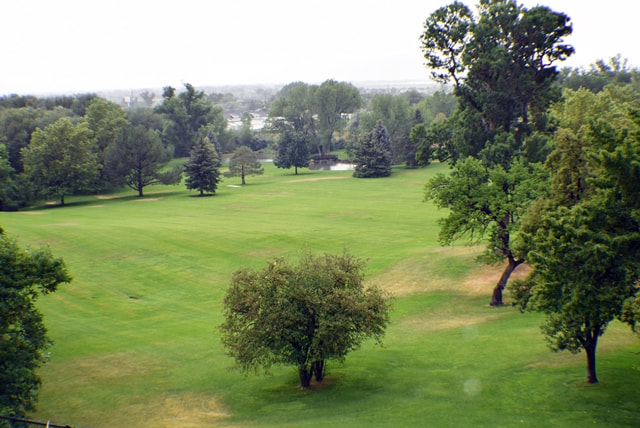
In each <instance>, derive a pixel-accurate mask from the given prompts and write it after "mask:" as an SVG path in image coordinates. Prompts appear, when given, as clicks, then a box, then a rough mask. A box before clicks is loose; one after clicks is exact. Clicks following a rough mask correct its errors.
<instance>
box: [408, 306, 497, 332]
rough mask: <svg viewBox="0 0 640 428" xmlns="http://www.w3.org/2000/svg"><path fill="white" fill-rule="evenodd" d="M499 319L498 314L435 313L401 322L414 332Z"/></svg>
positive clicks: (470, 325) (467, 325)
mask: <svg viewBox="0 0 640 428" xmlns="http://www.w3.org/2000/svg"><path fill="white" fill-rule="evenodd" d="M498 318H500V314H496V313H493V314H485V315H462V314H457V315H452V314H446V313H443V312H441V311H435V312H429V313H425V314H421V315H418V316H414V317H410V318H407V319H404V320H402V321H401V322H400V325H401V326H403V327H406V328H408V329H409V330H412V331H415V330H420V331H425V330H426V331H436V330H447V329H453V328H460V327H472V326H475V325H479V324H482V323H485V322H487V321H490V320H495V319H498Z"/></svg>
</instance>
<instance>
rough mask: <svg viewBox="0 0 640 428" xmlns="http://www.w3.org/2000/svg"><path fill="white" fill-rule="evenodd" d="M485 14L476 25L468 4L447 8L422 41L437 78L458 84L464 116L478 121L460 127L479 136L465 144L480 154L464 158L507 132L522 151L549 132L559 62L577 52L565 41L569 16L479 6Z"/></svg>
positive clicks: (541, 9)
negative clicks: (526, 141) (548, 112)
mask: <svg viewBox="0 0 640 428" xmlns="http://www.w3.org/2000/svg"><path fill="white" fill-rule="evenodd" d="M478 11H479V14H478V17H477V19H474V16H473V14H472V13H471V11H470V10H469V8H468V7H467V6H466V5H464V4H462V3H459V2H454V3H452V4H450V5H448V6H444V7H442V8H440V9H438V10H436V11H435V12H434V13H432V14H431V15H430V16H429V18H428V19H427V20H426V22H425V24H424V33H423V34H422V36H421V41H422V51H423V53H424V57H425V59H426V66H427V67H429V68H430V69H432V70H434V71H433V72H432V77H433V78H434V79H435V80H436V81H438V82H441V83H449V82H451V81H453V83H454V87H455V95H456V98H457V99H458V103H459V104H458V109H459V110H461V111H468V112H469V113H467V114H468V115H471V116H470V117H474V118H475V120H473V121H470V120H468V119H467V120H461V121H460V122H459V126H463V127H466V128H468V129H469V130H473V132H472V133H470V134H469V135H468V137H473V139H469V138H466V139H460V142H461V144H465V141H466V144H468V145H469V146H471V147H475V149H474V150H465V152H466V153H461V154H462V156H463V157H464V156H467V155H471V156H477V155H478V152H479V151H480V150H482V149H483V148H484V147H485V145H491V144H492V143H493V141H494V138H495V136H496V134H497V133H500V132H506V133H511V134H513V136H514V139H513V140H512V142H513V144H514V147H512V148H511V151H513V152H515V151H517V150H519V149H520V148H521V145H522V144H523V142H524V139H525V138H526V137H527V136H528V135H530V134H531V133H532V132H533V131H534V130H540V131H544V130H545V127H546V126H547V121H546V118H545V112H546V110H547V108H548V106H549V104H550V103H551V102H552V101H554V100H557V99H559V97H560V93H559V91H558V90H557V88H556V87H555V86H554V81H555V80H556V78H557V76H558V74H559V72H558V71H557V70H556V68H555V65H554V63H556V62H558V61H562V60H564V59H566V58H567V57H568V56H570V55H571V54H573V52H574V49H573V48H572V47H571V46H569V45H567V44H564V42H563V38H564V37H566V36H568V35H570V34H571V25H570V24H569V18H568V17H567V16H566V15H564V14H562V13H558V12H553V11H552V10H550V9H549V8H547V7H545V6H536V7H533V8H531V9H526V8H524V7H523V6H519V5H517V3H516V2H515V1H513V0H480V2H479V5H478ZM470 117H469V118H470ZM515 154H516V153H514V155H515Z"/></svg>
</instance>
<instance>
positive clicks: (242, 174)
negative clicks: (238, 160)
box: [240, 165, 244, 184]
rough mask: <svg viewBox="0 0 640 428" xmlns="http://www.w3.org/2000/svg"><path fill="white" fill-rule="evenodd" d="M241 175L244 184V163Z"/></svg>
mask: <svg viewBox="0 0 640 428" xmlns="http://www.w3.org/2000/svg"><path fill="white" fill-rule="evenodd" d="M240 176H241V177H242V184H244V165H242V168H241V171H240Z"/></svg>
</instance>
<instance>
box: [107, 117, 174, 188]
mask: <svg viewBox="0 0 640 428" xmlns="http://www.w3.org/2000/svg"><path fill="white" fill-rule="evenodd" d="M170 159H171V153H170V152H169V151H168V150H167V149H165V147H164V146H163V144H162V141H161V140H160V135H159V134H158V132H157V131H154V130H151V129H146V128H145V127H144V126H142V125H136V126H130V127H127V128H125V129H124V130H123V132H122V133H121V135H120V137H119V138H118V140H117V141H116V142H115V143H114V144H113V145H112V146H111V147H110V148H109V150H108V151H107V154H106V168H107V170H108V173H109V174H110V175H111V177H113V178H112V179H113V181H114V182H116V183H124V184H126V185H127V186H128V187H129V188H131V189H133V190H135V191H136V192H138V196H144V193H143V189H144V188H145V187H146V186H150V185H152V184H158V183H162V184H178V183H179V182H180V179H181V178H182V169H181V168H180V167H176V168H174V169H172V170H170V171H162V168H163V167H164V166H165V165H166V163H167V162H168V161H169V160H170Z"/></svg>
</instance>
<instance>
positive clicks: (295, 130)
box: [0, 80, 457, 210]
mask: <svg viewBox="0 0 640 428" xmlns="http://www.w3.org/2000/svg"><path fill="white" fill-rule="evenodd" d="M140 96H141V97H142V98H143V101H144V102H143V103H138V102H136V103H129V105H128V108H123V107H122V106H120V105H118V104H116V103H113V102H110V101H108V100H106V99H103V98H100V97H98V96H96V95H95V94H86V95H77V96H65V97H51V98H37V97H33V96H17V95H12V96H8V97H3V98H0V178H2V181H0V210H12V209H17V208H20V207H23V206H25V205H26V204H28V203H30V202H32V201H34V200H38V199H43V198H56V199H57V200H59V201H60V203H61V204H64V201H65V196H67V195H71V194H76V193H83V192H84V193H86V192H102V191H109V190H111V189H114V188H118V187H120V186H128V187H130V188H131V189H132V190H134V191H136V192H137V193H138V195H140V196H142V195H143V192H144V188H145V187H147V186H149V185H152V184H158V183H162V184H176V183H178V182H180V180H181V179H182V172H183V165H182V164H183V163H184V161H181V162H179V163H176V162H174V163H173V164H174V165H175V166H174V168H173V169H171V168H168V167H167V165H169V164H170V162H171V161H172V159H175V158H186V157H191V156H192V153H191V151H192V150H193V149H195V148H198V147H199V144H200V142H201V141H203V140H204V139H207V140H208V141H209V143H210V144H211V145H212V146H213V148H214V149H215V152H216V155H217V157H218V159H219V160H220V163H219V164H218V168H219V167H220V166H221V160H222V157H223V154H231V153H233V152H234V151H235V150H237V149H239V148H240V147H247V148H249V149H251V150H252V151H254V152H257V151H260V150H263V149H269V150H273V152H275V164H276V165H277V166H278V167H281V168H294V169H295V172H296V173H297V172H298V168H306V167H309V166H310V165H311V162H313V160H314V159H315V160H319V159H322V158H335V156H333V157H332V155H330V153H329V152H330V151H331V150H335V149H346V151H347V153H349V154H350V155H351V156H352V157H354V160H355V161H357V162H356V163H359V164H361V165H363V166H364V165H377V163H378V162H382V165H381V166H376V168H374V169H375V170H379V171H380V175H381V176H384V175H388V171H390V165H391V164H392V163H400V162H406V163H407V166H409V167H415V166H417V165H418V164H420V165H426V164H427V163H428V161H429V160H428V158H427V157H426V156H422V158H420V159H421V160H420V159H419V160H416V156H415V153H416V150H417V147H419V146H420V141H421V140H419V139H416V138H410V135H409V134H410V130H411V128H412V127H413V126H415V125H416V124H421V125H423V126H425V127H426V126H428V125H429V124H431V123H432V122H434V123H436V122H437V123H439V122H441V121H443V120H444V119H445V118H447V117H448V116H449V115H450V114H451V113H452V111H453V109H454V107H455V105H456V103H457V101H456V100H455V97H453V95H452V94H450V93H445V92H436V93H435V94H433V95H431V96H424V95H423V94H420V93H418V92H416V91H411V92H406V93H401V94H397V95H391V94H385V93H378V94H373V95H371V94H365V96H363V95H362V94H361V92H360V91H359V90H358V89H357V88H355V87H354V86H353V85H351V84H350V83H346V82H336V81H334V80H327V81H326V82H324V83H322V84H321V85H307V84H305V83H302V82H294V83H291V84H289V85H286V86H285V87H283V88H282V89H281V90H280V91H279V92H278V94H277V95H276V96H275V97H272V96H271V95H270V94H267V93H266V92H265V94H264V100H263V102H265V103H267V102H268V103H271V104H270V106H268V107H269V116H270V123H269V126H267V127H266V128H265V129H263V130H261V131H255V130H254V129H253V128H252V125H251V120H252V117H251V115H250V114H249V112H244V114H243V115H242V126H241V127H240V128H237V129H229V128H228V126H227V121H226V119H225V116H224V112H223V109H222V107H221V106H220V105H218V104H216V102H220V103H222V105H225V106H227V105H228V106H231V107H233V108H237V107H238V103H237V102H232V101H233V99H232V98H233V97H230V95H229V94H211V95H208V96H207V95H206V94H205V93H204V92H203V91H199V90H197V89H196V88H194V87H193V86H192V85H190V84H185V87H184V90H183V91H181V92H179V93H178V92H177V91H176V89H175V88H172V87H166V88H164V91H163V93H162V97H161V98H160V99H159V100H158V99H156V96H155V94H152V93H148V91H147V92H144V93H142V94H140ZM229 103H230V104H229ZM245 104H246V103H245ZM242 105H244V104H242ZM231 107H230V108H231ZM265 107H267V106H265ZM380 125H382V126H383V127H384V128H385V130H384V132H385V133H386V134H387V136H388V138H389V141H388V142H387V143H385V147H386V149H385V150H386V152H385V153H383V154H382V155H381V154H380V153H379V152H380V149H379V148H378V149H376V148H374V147H373V146H374V145H373V144H372V141H373V140H372V138H371V135H379V134H380ZM372 133H373V134H372ZM389 142H390V144H388V143H389ZM197 146H198V147H197ZM198 150H201V147H199V148H198ZM387 152H388V153H387ZM313 153H317V154H316V155H312V154H313ZM195 165H197V163H196V164H194V163H193V162H192V163H191V166H190V168H189V172H187V181H188V182H192V181H193V180H191V179H189V178H188V175H189V174H191V172H192V171H193V168H194V166H195ZM206 168H208V167H205V169H206ZM232 170H235V169H234V168H232ZM255 171H256V173H257V172H258V171H259V168H258V167H257V168H256V169H255ZM232 173H233V172H232ZM213 174H214V175H216V174H217V175H216V176H217V177H219V175H220V174H219V172H218V171H217V170H216V172H215V173H213ZM376 174H377V173H376ZM376 174H373V175H372V173H371V172H367V173H363V174H356V176H362V177H368V176H377V175H376ZM238 175H242V168H241V170H240V172H239V173H238ZM207 180H208V181H212V180H215V178H214V177H208V178H207ZM187 187H188V188H190V189H192V188H193V189H198V190H202V191H204V189H205V187H202V186H198V187H192V184H187ZM209 189H211V190H208V191H209V192H212V193H213V192H214V190H213V187H212V186H211V185H209Z"/></svg>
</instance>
